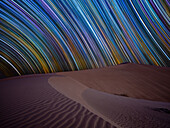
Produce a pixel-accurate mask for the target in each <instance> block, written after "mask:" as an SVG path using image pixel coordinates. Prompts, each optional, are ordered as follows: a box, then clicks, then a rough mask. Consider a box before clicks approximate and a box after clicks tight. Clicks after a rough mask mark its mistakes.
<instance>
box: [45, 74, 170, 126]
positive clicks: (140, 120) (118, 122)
mask: <svg viewBox="0 0 170 128" xmlns="http://www.w3.org/2000/svg"><path fill="white" fill-rule="evenodd" d="M48 82H49V83H50V85H51V86H52V87H53V88H55V89H56V90H57V91H59V92H60V93H62V94H63V95H65V96H67V97H69V98H71V99H73V100H74V101H76V102H78V103H80V104H82V105H83V106H84V107H85V108H87V109H88V110H90V111H91V112H93V113H95V114H96V115H98V116H99V117H102V118H103V119H104V120H106V121H108V122H109V123H111V124H112V125H114V126H116V127H123V128H130V127H132V128H136V127H138V128H139V127H141V128H142V127H145V128H150V127H153V128H166V127H167V128H168V127H169V122H170V114H168V112H166V111H169V110H170V103H165V102H156V101H148V100H141V99H134V98H129V97H122V96H116V95H112V94H108V93H105V92H101V91H97V90H94V89H90V88H87V87H86V86H84V85H82V84H81V83H79V82H78V81H75V80H73V79H71V78H69V77H62V79H60V78H59V77H54V76H53V77H50V78H49V80H48ZM156 110H165V111H156ZM169 112H170V111H169Z"/></svg>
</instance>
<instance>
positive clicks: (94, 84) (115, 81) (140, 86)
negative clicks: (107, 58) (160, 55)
mask: <svg viewBox="0 0 170 128" xmlns="http://www.w3.org/2000/svg"><path fill="white" fill-rule="evenodd" d="M57 74H60V75H65V76H69V77H72V78H73V79H75V80H77V81H79V82H81V83H82V84H84V85H86V86H88V87H90V88H93V89H96V90H99V91H104V92H107V93H111V94H116V95H123V96H128V97H134V98H139V99H148V100H154V101H164V102H170V68H168V67H156V66H151V65H140V64H132V63H127V64H120V65H117V66H110V67H106V68H99V69H90V70H82V71H74V72H60V73H57Z"/></svg>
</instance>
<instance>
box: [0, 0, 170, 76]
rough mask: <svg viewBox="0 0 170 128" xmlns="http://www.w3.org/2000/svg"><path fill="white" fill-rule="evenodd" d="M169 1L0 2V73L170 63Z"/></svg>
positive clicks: (1, 74)
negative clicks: (124, 64) (127, 63)
mask: <svg viewBox="0 0 170 128" xmlns="http://www.w3.org/2000/svg"><path fill="white" fill-rule="evenodd" d="M169 7H170V3H169V2H168V0H160V1H156V0H150V1H148V0H147V1H144V0H99V1H98V0H92V1H89V0H34V1H32V0H14V1H12V0H1V1H0V77H1V78H2V77H8V76H14V75H24V74H31V73H49V72H58V71H71V70H82V69H91V68H99V67H105V66H111V65H117V64H120V63H124V62H131V63H139V64H150V65H156V66H163V67H167V66H168V67H169V66H170V30H169V28H170V27H169V26H170V11H169Z"/></svg>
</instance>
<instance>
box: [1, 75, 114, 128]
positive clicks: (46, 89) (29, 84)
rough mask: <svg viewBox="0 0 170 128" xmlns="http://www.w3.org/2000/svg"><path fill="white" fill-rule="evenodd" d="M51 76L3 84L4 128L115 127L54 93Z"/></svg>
mask: <svg viewBox="0 0 170 128" xmlns="http://www.w3.org/2000/svg"><path fill="white" fill-rule="evenodd" d="M50 76H51V75H49V76H48V75H43V76H42V75H38V76H37V77H36V75H33V76H29V77H20V78H17V79H10V80H3V81H1V82H0V127H1V128H94V127H95V128H103V127H108V128H113V127H114V126H112V125H111V124H110V123H108V122H107V121H105V120H103V119H102V118H100V117H99V116H97V115H95V114H94V113H92V112H90V111H89V110H88V109H86V108H85V107H83V106H82V105H81V104H79V103H78V102H76V101H73V100H71V99H70V98H68V97H66V96H64V95H62V94H61V93H59V92H57V91H56V90H55V89H53V88H52V87H51V86H50V85H49V84H48V79H49V77H50ZM55 76H56V75H55ZM57 77H61V76H57ZM61 78H62V77H61Z"/></svg>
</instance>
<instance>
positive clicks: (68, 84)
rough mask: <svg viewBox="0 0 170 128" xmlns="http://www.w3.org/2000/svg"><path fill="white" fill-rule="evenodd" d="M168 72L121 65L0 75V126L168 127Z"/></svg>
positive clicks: (33, 127) (169, 111) (48, 127)
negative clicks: (59, 71)
mask: <svg viewBox="0 0 170 128" xmlns="http://www.w3.org/2000/svg"><path fill="white" fill-rule="evenodd" d="M169 74H170V70H169V68H161V67H155V66H149V65H136V64H123V65H118V66H113V67H107V68H101V69H92V70H83V71H76V72H65V73H56V74H54V73H53V74H41V75H26V76H21V77H14V78H8V79H3V80H0V127H1V128H23V127H24V128H30V127H32V128H113V127H120V128H121V127H122V128H131V127H132V128H133V127H135V128H136V127H138V128H150V127H152V128H169V122H170V101H169V99H170V90H169V89H170V79H169ZM114 94H116V95H114ZM121 95H123V96H121Z"/></svg>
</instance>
